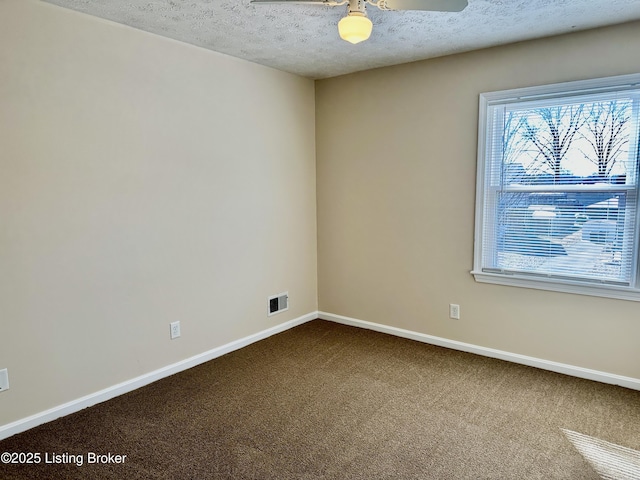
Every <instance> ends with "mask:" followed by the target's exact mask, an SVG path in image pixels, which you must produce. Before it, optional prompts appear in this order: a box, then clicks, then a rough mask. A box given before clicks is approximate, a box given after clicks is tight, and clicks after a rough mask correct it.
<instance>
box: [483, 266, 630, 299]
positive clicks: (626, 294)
mask: <svg viewBox="0 0 640 480" xmlns="http://www.w3.org/2000/svg"><path fill="white" fill-rule="evenodd" d="M471 274H472V275H473V276H474V278H475V279H476V282H480V283H493V284H496V285H507V286H511V287H522V288H534V289H536V290H548V291H552V292H563V293H574V294H577V295H589V296H592V297H605V298H615V299H619V300H631V301H634V302H640V290H638V289H634V288H630V287H622V286H615V285H604V284H602V285H597V284H585V283H580V282H571V281H558V280H556V279H552V278H549V279H546V278H536V279H532V278H530V277H526V276H520V275H515V274H514V275H511V274H500V273H486V272H478V271H475V270H474V271H472V272H471Z"/></svg>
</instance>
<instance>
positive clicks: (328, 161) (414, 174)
mask: <svg viewBox="0 0 640 480" xmlns="http://www.w3.org/2000/svg"><path fill="white" fill-rule="evenodd" d="M639 28H640V23H638V22H636V23H630V24H626V25H621V26H616V27H611V28H604V29H599V30H592V31H587V32H581V33H575V34H570V35H565V36H560V37H554V38H548V39H544V40H537V41H531V42H523V43H518V44H513V45H508V46H504V47H497V48H492V49H486V50H481V51H476V52H470V53H466V54H462V55H454V56H449V57H442V58H437V59H433V60H428V61H423V62H417V63H412V64H406V65H399V66H395V67H389V68H383V69H378V70H372V71H367V72H361V73H357V74H353V75H347V76H343V77H337V78H333V79H327V80H321V81H318V82H316V129H317V133H316V139H317V178H318V232H319V236H318V283H319V291H318V301H319V308H320V310H321V311H324V312H329V313H332V314H336V315H343V316H347V317H352V318H356V319H360V320H365V321H370V322H375V323H381V324H385V325H389V326H392V327H398V328H404V329H407V330H413V331H416V332H421V333H425V334H430V335H435V336H438V337H444V338H446V339H450V340H457V341H461V342H466V343H470V344H474V345H478V346H481V347H489V348H494V349H498V350H503V351H507V352H512V353H517V354H521V355H527V356H531V357H536V358H540V359H545V360H550V361H555V362H560V363H564V364H568V365H573V366H578V367H583V368H588V369H593V370H599V371H603V372H607V373H612V374H618V375H623V376H628V377H632V378H636V379H638V378H640V316H639V315H638V312H639V311H640V304H639V303H637V302H630V301H622V300H610V299H603V298H594V297H586V296H578V295H570V294H561V293H552V292H543V291H536V290H530V289H522V288H515V287H506V286H498V285H487V284H479V283H476V282H475V281H474V279H473V277H472V275H471V274H470V273H469V272H470V271H471V269H472V266H473V236H474V208H475V182H476V158H477V157H476V154H477V132H478V96H479V94H480V93H482V92H489V91H495V90H503V89H508V88H517V87H525V86H532V85H542V84H548V83H557V82H561V81H570V80H578V79H587V78H594V77H602V76H610V75H618V74H628V73H634V72H638V71H640V56H638V55H637V54H635V53H633V52H640V35H638V29H639ZM449 303H457V304H460V305H461V316H462V318H461V320H459V321H453V320H450V319H449V318H448V313H449V310H448V304H449Z"/></svg>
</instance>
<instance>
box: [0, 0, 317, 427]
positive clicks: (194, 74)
mask: <svg viewBox="0 0 640 480" xmlns="http://www.w3.org/2000/svg"><path fill="white" fill-rule="evenodd" d="M314 122H315V117H314V85H313V82H312V81H310V80H306V79H302V78H300V77H296V76H294V75H289V74H285V73H281V72H278V71H275V70H272V69H269V68H265V67H262V66H258V65H255V64H251V63H248V62H244V61H240V60H236V59H233V58H230V57H227V56H224V55H220V54H216V53H213V52H210V51H207V50H203V49H199V48H195V47H192V46H189V45H185V44H180V43H178V42H174V41H171V40H167V39H163V38H161V37H157V36H154V35H149V34H146V33H144V32H140V31H136V30H133V29H130V28H127V27H123V26H119V25H116V24H112V23H109V22H105V21H102V20H98V19H95V18H92V17H88V16H84V15H81V14H77V13H74V12H71V11H68V10H63V9H60V8H58V7H54V6H52V5H48V4H45V3H41V2H36V1H31V0H3V1H1V2H0V368H9V376H10V382H11V389H10V390H8V391H6V392H3V393H1V394H0V426H1V425H4V424H7V423H9V422H11V421H14V420H17V419H21V418H24V417H26V416H28V415H31V414H34V413H37V412H41V411H43V410H45V409H47V408H51V407H54V406H57V405H60V404H62V403H64V402H67V401H70V400H74V399H77V398H79V397H81V396H83V395H86V394H90V393H92V392H96V391H98V390H100V389H103V388H106V387H109V386H112V385H115V384H117V383H119V382H122V381H125V380H128V379H131V378H134V377H136V376H139V375H142V374H145V373H148V372H150V371H153V370H155V369H157V368H160V367H163V366H166V365H170V364H172V363H174V362H177V361H179V360H181V359H184V358H188V357H190V356H193V355H196V354H199V353H202V352H204V351H207V350H209V349H212V348H214V347H217V346H220V345H223V344H225V343H228V342H230V341H233V340H236V339H239V338H242V337H244V336H247V335H249V334H252V333H255V332H258V331H261V330H264V329H266V328H269V327H271V326H274V325H277V324H280V323H283V322H285V321H287V320H290V319H293V318H297V317H299V316H301V315H304V314H307V313H309V312H313V311H315V310H317V301H316V291H317V288H316V218H315V215H316V213H315V212H316V204H315V185H316V181H315V138H314V130H315V127H314ZM285 290H288V291H289V294H290V309H289V311H287V312H284V313H282V314H279V315H276V316H273V317H267V315H266V310H267V296H269V295H271V294H276V293H280V292H282V291H285ZM175 320H180V321H181V322H182V338H180V339H178V340H176V341H171V340H170V339H169V322H172V321H175Z"/></svg>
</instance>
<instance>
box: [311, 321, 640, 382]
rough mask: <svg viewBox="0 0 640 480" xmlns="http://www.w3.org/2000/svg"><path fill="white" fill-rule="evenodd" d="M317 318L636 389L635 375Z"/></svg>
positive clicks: (368, 324) (366, 324)
mask: <svg viewBox="0 0 640 480" xmlns="http://www.w3.org/2000/svg"><path fill="white" fill-rule="evenodd" d="M318 317H319V318H321V319H322V320H329V321H332V322H336V323H342V324H344V325H351V326H353V327H360V328H366V329H368V330H375V331H376V332H382V333H388V334H390V335H395V336H397V337H403V338H409V339H411V340H417V341H418V342H423V343H429V344H431V345H438V346H440V347H446V348H451V349H453V350H461V351H463V352H469V353H475V354H478V355H483V356H485V357H491V358H499V359H500V360H507V361H509V362H514V363H520V364H522V365H528V366H530V367H536V368H541V369H543V370H550V371H552V372H557V373H564V374H565V375H571V376H573V377H579V378H585V379H587V380H595V381H596V382H602V383H609V384H612V385H620V386H622V387H626V388H631V389H633V390H640V379H638V378H631V377H624V376H622V375H616V374H614V373H607V372H600V371H598V370H591V369H588V368H582V367H575V366H573V365H567V364H564V363H558V362H552V361H549V360H543V359H540V358H535V357H528V356H526V355H520V354H517V353H510V352H504V351H502V350H495V349H493V348H486V347H480V346H478V345H472V344H470V343H463V342H458V341H456V340H448V339H446V338H441V337H434V336H433V335H427V334H425V333H419V332H413V331H411V330H404V329H402V328H396V327H389V326H387V325H382V324H379V323H372V322H366V321H364V320H358V319H356V318H350V317H344V316H342V315H334V314H332V313H327V312H318Z"/></svg>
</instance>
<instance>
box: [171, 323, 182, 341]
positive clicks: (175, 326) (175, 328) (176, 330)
mask: <svg viewBox="0 0 640 480" xmlns="http://www.w3.org/2000/svg"><path fill="white" fill-rule="evenodd" d="M169 327H170V330H171V340H175V339H176V338H178V337H179V336H180V322H171V323H170V324H169Z"/></svg>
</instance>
